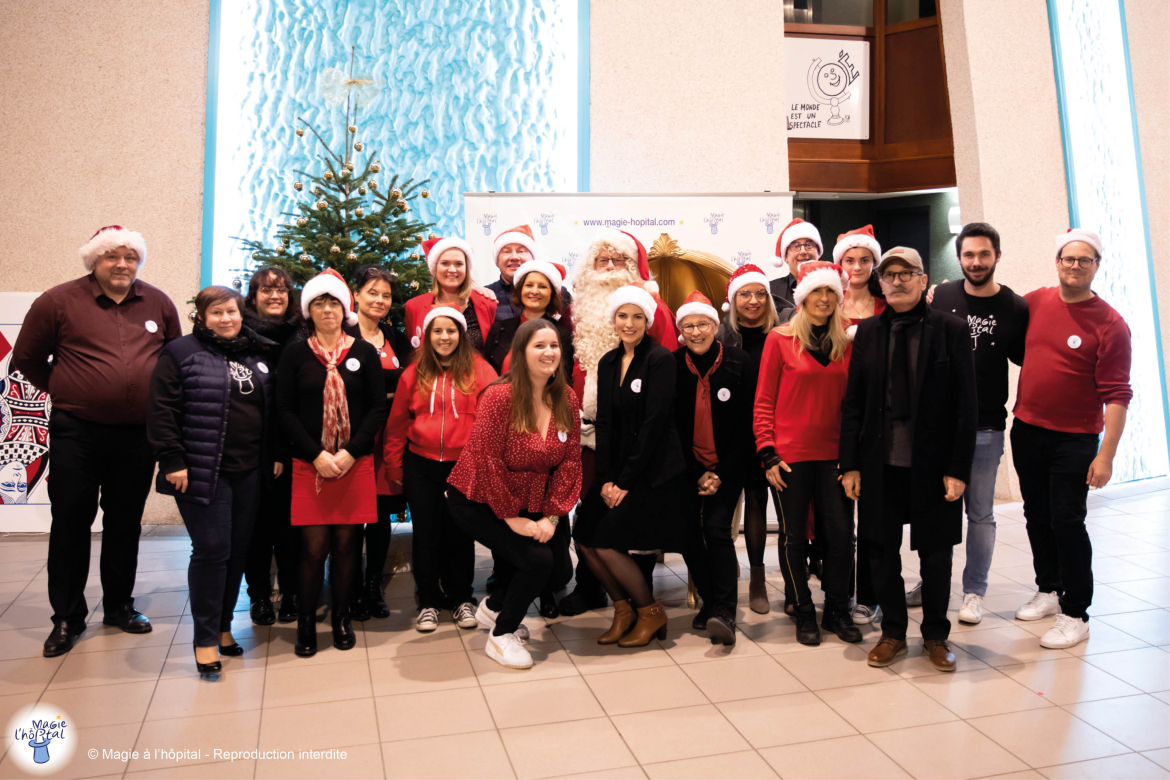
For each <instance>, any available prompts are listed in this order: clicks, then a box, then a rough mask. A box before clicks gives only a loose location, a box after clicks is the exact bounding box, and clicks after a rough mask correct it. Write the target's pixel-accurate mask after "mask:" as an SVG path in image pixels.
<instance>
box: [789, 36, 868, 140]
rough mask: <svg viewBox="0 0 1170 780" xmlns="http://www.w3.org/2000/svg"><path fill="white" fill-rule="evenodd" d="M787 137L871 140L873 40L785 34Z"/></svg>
mask: <svg viewBox="0 0 1170 780" xmlns="http://www.w3.org/2000/svg"><path fill="white" fill-rule="evenodd" d="M784 67H785V68H786V69H787V74H786V78H785V84H786V86H787V88H788V137H789V138H853V139H861V140H865V139H867V138H869V90H870V82H871V79H870V72H869V43H867V42H866V41H853V40H839V39H835V38H785V39H784Z"/></svg>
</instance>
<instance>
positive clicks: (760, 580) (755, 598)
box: [748, 566, 771, 615]
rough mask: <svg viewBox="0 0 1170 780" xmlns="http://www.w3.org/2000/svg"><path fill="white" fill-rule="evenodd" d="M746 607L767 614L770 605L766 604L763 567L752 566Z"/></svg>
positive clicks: (766, 592)
mask: <svg viewBox="0 0 1170 780" xmlns="http://www.w3.org/2000/svg"><path fill="white" fill-rule="evenodd" d="M748 607H749V608H751V611H752V612H756V613H759V614H761V615H766V614H768V612H769V610H770V609H771V606H769V604H768V586H767V585H765V584H764V567H763V566H753V567H752V580H751V583H750V584H749V585H748Z"/></svg>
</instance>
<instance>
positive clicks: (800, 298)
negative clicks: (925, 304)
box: [753, 262, 861, 645]
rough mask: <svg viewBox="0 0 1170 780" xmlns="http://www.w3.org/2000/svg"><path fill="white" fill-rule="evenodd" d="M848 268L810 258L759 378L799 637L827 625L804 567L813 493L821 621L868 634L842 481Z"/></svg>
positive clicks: (814, 635)
mask: <svg viewBox="0 0 1170 780" xmlns="http://www.w3.org/2000/svg"><path fill="white" fill-rule="evenodd" d="M843 276H845V274H844V272H843V271H842V269H841V266H839V265H834V264H832V263H824V262H815V263H805V264H804V265H802V266H801V268H800V281H799V282H798V283H797V285H796V291H795V294H794V298H795V300H796V306H797V311H796V314H795V315H793V317H792V320H791V321H789V322H788V323H787V324H786V325H782V326H780V327H779V328H777V329H776V330H774V331H772V332H771V333H769V334H768V340H767V341H766V342H765V343H764V354H763V357H762V358H761V360H760V379H759V383H758V384H757V386H756V404H755V415H754V416H755V419H754V423H753V427H754V429H755V434H756V451H757V452H758V453H759V456H760V461H761V462H762V463H763V465H764V468H765V469H766V470H767V472H766V475H767V478H768V482H769V483H770V484H771V486H772V488H773V489H774V490H776V491H777V493H778V498H779V506H780V530H781V533H783V534H784V542H783V546H782V547H781V548H780V568H781V571H782V573H783V575H784V580H785V581H786V582H788V583H791V584H792V595H793V598H794V600H795V604H793V605H792V606H793V608H794V610H795V611H794V614H793V618H794V619H795V620H796V639H797V641H799V642H800V643H801V644H806V645H819V644H820V643H821V634H820V630H819V629H818V628H817V613H816V608H815V606H814V605H813V601H812V593H811V592H810V590H809V587H808V573H807V571H806V570H805V568H804V558H803V556H804V548H805V537H806V519H807V517H808V510H809V505H810V503H811V502H812V501H813V499H814V497H815V499H816V502H817V506H818V507H820V508H821V510H822V512H823V514H824V521H825V522H824V526H825V531H824V535H825V539H824V547H825V553H824V555H825V557H824V567H823V569H822V571H823V581H822V585H823V587H824V591H825V612H824V616H823V619H822V625H823V626H824V627H825V629H826V630H828V631H832V632H833V633H835V634H837V636H839V637H841V639H843V640H845V641H846V642H860V641H861V632H860V631H859V630H858V628H857V626H856V625H855V624H854V623H853V618H852V616H851V615H850V611H849V572H850V570H851V569H852V568H853V513H852V512H850V511H849V509H848V504H847V503H846V499H845V491H844V490H842V488H841V485H840V484H839V481H838V473H837V455H838V443H839V441H840V437H841V400H842V399H843V398H844V396H845V386H846V384H847V383H848V379H849V357H850V354H851V352H852V348H853V345H852V344H850V343H849V339H848V338H847V337H846V335H845V323H846V319H845V317H844V315H843V314H842V312H841V303H842V300H843V299H844V297H845V296H844V294H843V292H842V281H843V280H842V277H843Z"/></svg>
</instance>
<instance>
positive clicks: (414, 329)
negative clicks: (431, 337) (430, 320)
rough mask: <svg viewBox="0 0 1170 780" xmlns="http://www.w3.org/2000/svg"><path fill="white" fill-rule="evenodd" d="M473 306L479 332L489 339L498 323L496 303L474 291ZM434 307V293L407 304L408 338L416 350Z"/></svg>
mask: <svg viewBox="0 0 1170 780" xmlns="http://www.w3.org/2000/svg"><path fill="white" fill-rule="evenodd" d="M471 305H472V307H473V309H474V311H475V319H476V320H477V321H478V322H479V332H480V333H481V334H482V335H483V337H484V338H487V334H488V331H490V330H491V329H492V323H493V322H495V321H496V302H495V301H493V300H489V299H488V298H487V296H485V295H483V294H482V293H480V292H479V291H478V290H472V291H471ZM434 307H435V294H434V293H432V292H425V293H422V294H420V295H416V296H414V297H413V298H411V299H410V300H409V301H407V302H406V337H407V339H409V340H410V346H411V347H413V348H414V349H418V346H419V345H418V344H417V343H415V341H414V340H415V339H416V338H417V339H419V340H420V341H421V339H422V324H423V320H425V319H426V317H427V312H429V311H430V310H431V309H433V308H434ZM451 308H454V309H457V308H459V307H458V306H452V307H451ZM460 314H462V312H460Z"/></svg>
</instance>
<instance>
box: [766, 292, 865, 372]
mask: <svg viewBox="0 0 1170 780" xmlns="http://www.w3.org/2000/svg"><path fill="white" fill-rule="evenodd" d="M828 324H829V332H828V334H827V335H828V337H829V342H830V343H831V344H832V349H831V350H830V351H829V359H830V360H841V359H842V358H843V357H845V350H846V349H848V348H849V336H848V335H846V333H845V327H846V325H847V323H846V320H845V314H844V313H843V312H842V311H841V302H840V301H837V308H835V309H833V313H832V314H830V315H829V323H828ZM812 327H813V324H812V320H810V319H809V318H808V314H806V313H805V310H804V307H803V306H801V307H799V308H797V310H796V314H793V315H792V319H790V320H789V321H788V322H787V323H786V324H784V325H781V326H780V328H779V330H780V332H781V333H783V334H784V335H785V336H793V337H795V338H796V343H797V348H796V351H797V353H798V354H799V353H800V350H801V349H804V350H811V349H812V347H813V346H815V345H813V343H812Z"/></svg>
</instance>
